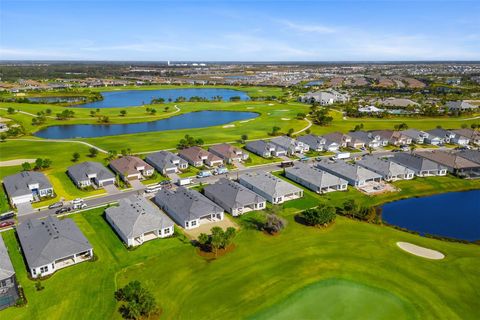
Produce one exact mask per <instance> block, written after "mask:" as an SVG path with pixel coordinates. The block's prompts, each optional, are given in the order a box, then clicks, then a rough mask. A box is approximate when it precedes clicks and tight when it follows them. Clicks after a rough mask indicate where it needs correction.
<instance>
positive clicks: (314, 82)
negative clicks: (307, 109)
mask: <svg viewBox="0 0 480 320" xmlns="http://www.w3.org/2000/svg"><path fill="white" fill-rule="evenodd" d="M322 84H323V80H315V81H310V82H308V83H307V84H305V85H306V86H308V87H310V86H321V85H322Z"/></svg>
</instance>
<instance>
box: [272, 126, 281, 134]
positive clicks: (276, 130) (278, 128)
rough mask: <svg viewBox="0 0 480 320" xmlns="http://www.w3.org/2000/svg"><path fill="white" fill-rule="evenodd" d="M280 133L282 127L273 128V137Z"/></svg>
mask: <svg viewBox="0 0 480 320" xmlns="http://www.w3.org/2000/svg"><path fill="white" fill-rule="evenodd" d="M279 132H280V127H277V126H273V127H272V132H271V135H272V136H276V135H278V133H279Z"/></svg>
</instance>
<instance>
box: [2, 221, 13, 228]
mask: <svg viewBox="0 0 480 320" xmlns="http://www.w3.org/2000/svg"><path fill="white" fill-rule="evenodd" d="M14 224H15V222H13V221H4V222H1V223H0V228H6V227H10V226H13V225H14Z"/></svg>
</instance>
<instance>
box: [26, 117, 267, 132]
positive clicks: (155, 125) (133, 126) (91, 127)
mask: <svg viewBox="0 0 480 320" xmlns="http://www.w3.org/2000/svg"><path fill="white" fill-rule="evenodd" d="M258 116H259V114H258V113H255V112H236V111H199V112H189V113H184V114H181V115H178V116H173V117H170V118H167V119H161V120H156V121H149V122H139V123H129V124H74V125H60V126H51V127H47V128H45V129H42V130H40V131H38V132H36V133H35V136H37V137H40V138H45V139H71V138H94V137H103V136H114V135H119V134H130V133H141V132H154V131H167V130H178V129H192V128H203V127H211V126H218V125H222V124H226V123H229V122H233V121H239V120H247V119H252V118H256V117H258Z"/></svg>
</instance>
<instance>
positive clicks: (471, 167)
mask: <svg viewBox="0 0 480 320" xmlns="http://www.w3.org/2000/svg"><path fill="white" fill-rule="evenodd" d="M416 154H417V155H419V156H421V157H423V158H426V159H429V160H431V161H433V162H435V163H438V164H439V165H441V166H443V167H445V168H447V170H448V172H450V173H452V174H455V175H458V176H462V177H480V164H478V163H476V162H473V161H470V160H468V159H466V158H463V157H462V156H461V155H460V154H458V153H455V152H451V151H450V152H449V151H442V150H434V151H422V152H416Z"/></svg>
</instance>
